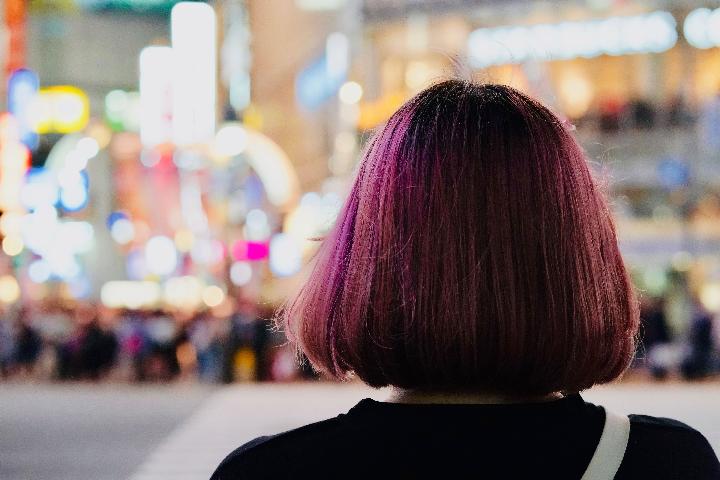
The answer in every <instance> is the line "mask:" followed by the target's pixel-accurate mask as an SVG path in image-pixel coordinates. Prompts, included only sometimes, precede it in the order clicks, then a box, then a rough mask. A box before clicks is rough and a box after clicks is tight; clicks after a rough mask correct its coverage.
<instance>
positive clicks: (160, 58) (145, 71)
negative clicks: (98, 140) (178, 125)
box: [140, 47, 173, 148]
mask: <svg viewBox="0 0 720 480" xmlns="http://www.w3.org/2000/svg"><path fill="white" fill-rule="evenodd" d="M172 75H173V49H172V48H170V47H146V48H144V49H143V50H142V52H140V140H141V142H142V144H143V146H144V147H147V148H152V147H155V146H157V145H160V144H163V143H169V142H171V141H172V128H173V125H172V115H173V112H172V110H173V92H172V81H173V80H172Z"/></svg>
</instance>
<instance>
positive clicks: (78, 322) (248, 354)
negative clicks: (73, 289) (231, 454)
mask: <svg viewBox="0 0 720 480" xmlns="http://www.w3.org/2000/svg"><path fill="white" fill-rule="evenodd" d="M271 316H272V311H259V310H258V309H257V308H255V307H254V306H252V305H244V306H240V307H238V308H236V309H234V311H233V312H231V313H230V314H228V315H217V314H216V313H214V312H213V311H212V310H208V311H204V312H199V313H193V314H188V313H182V312H173V311H167V310H123V311H111V310H107V309H104V308H102V307H97V306H95V305H91V304H80V305H74V306H72V307H68V306H66V305H62V304H51V303H45V304H43V305H42V306H38V308H29V307H26V306H24V307H20V308H18V309H16V310H7V311H5V312H3V315H2V318H1V319H0V372H1V373H2V378H3V379H15V380H30V379H32V380H46V381H47V380H57V381H64V380H87V381H98V380H108V381H128V382H145V381H172V380H184V379H185V380H198V381H201V382H208V383H229V382H234V381H289V380H294V379H299V378H310V377H313V376H314V375H313V372H312V371H311V370H310V369H308V368H305V367H303V366H302V363H303V362H299V361H298V358H297V357H296V354H295V351H294V350H293V349H292V348H291V347H289V346H288V345H286V344H285V339H284V336H283V334H282V333H280V332H277V331H276V330H275V329H274V328H273V325H272V321H271V320H270V317H271Z"/></svg>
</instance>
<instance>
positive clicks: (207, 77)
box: [170, 2, 217, 146]
mask: <svg viewBox="0 0 720 480" xmlns="http://www.w3.org/2000/svg"><path fill="white" fill-rule="evenodd" d="M215 22H216V20H215V11H214V10H213V8H212V7H211V6H210V5H208V4H206V3H198V2H180V3H178V4H177V5H175V6H174V7H173V9H172V12H171V14H170V27H171V37H172V49H173V52H174V63H175V68H174V74H173V109H172V110H173V118H172V125H173V140H174V141H175V144H177V145H179V146H183V145H192V144H196V143H202V142H206V141H209V140H211V139H212V138H213V136H214V135H215V115H216V114H215V101H216V100H215V95H216V80H215V76H216V73H215V70H216V56H217V55H216V51H215V50H216V45H215V44H216V33H215V32H216V24H215Z"/></svg>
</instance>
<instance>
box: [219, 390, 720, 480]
mask: <svg viewBox="0 0 720 480" xmlns="http://www.w3.org/2000/svg"><path fill="white" fill-rule="evenodd" d="M604 422H605V411H604V410H603V409H602V408H601V407H598V406H596V405H593V404H591V403H585V401H583V399H582V398H581V397H580V395H570V396H567V397H565V398H563V399H560V400H556V401H550V402H544V403H531V404H516V405H408V404H395V403H383V402H377V401H374V400H370V399H365V400H362V401H361V402H360V403H358V404H357V405H356V406H355V407H353V408H352V409H351V410H350V411H349V412H348V413H347V414H343V415H339V416H337V417H335V418H332V419H329V420H325V421H322V422H318V423H313V424H311V425H307V426H304V427H301V428H298V429H295V430H291V431H289V432H286V433H281V434H279V435H274V436H270V437H260V438H256V439H255V440H253V441H251V442H249V443H246V444H245V445H243V446H241V447H240V448H238V449H237V450H235V451H234V452H232V453H231V454H230V455H228V456H227V458H226V459H225V460H224V461H223V462H222V463H221V464H220V466H219V467H218V469H217V470H216V471H215V473H214V474H213V476H212V480H234V479H247V478H252V479H255V478H334V479H344V478H368V479H372V478H398V479H399V478H421V477H422V478H434V479H445V478H480V479H483V478H487V479H495V478H498V479H546V478H548V479H573V480H579V479H580V477H582V475H583V473H584V472H585V469H586V468H587V465H588V463H589V462H590V459H591V458H592V455H593V453H594V452H595V447H596V446H597V443H598V441H599V439H600V434H601V433H602V429H603V425H604ZM615 478H616V479H617V480H626V479H634V480H637V479H652V480H662V479H682V480H690V479H692V480H716V479H720V464H719V463H718V459H717V457H716V456H715V453H714V452H713V450H712V448H711V447H710V445H709V443H708V441H707V440H706V439H705V437H703V436H702V435H701V434H700V433H699V432H698V431H696V430H694V429H692V428H690V427H689V426H687V425H685V424H684V423H681V422H678V421H675V420H670V419H667V418H656V417H649V416H645V415H631V416H630V440H629V445H628V448H627V450H626V453H625V458H624V459H623V462H622V465H621V466H620V470H619V471H618V473H617V475H616V477H615Z"/></svg>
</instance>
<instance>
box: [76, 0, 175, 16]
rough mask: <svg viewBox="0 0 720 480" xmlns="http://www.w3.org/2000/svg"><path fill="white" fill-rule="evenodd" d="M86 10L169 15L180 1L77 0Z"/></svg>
mask: <svg viewBox="0 0 720 480" xmlns="http://www.w3.org/2000/svg"><path fill="white" fill-rule="evenodd" d="M75 1H76V3H77V4H78V6H79V7H80V8H82V9H84V10H92V11H103V10H122V11H126V12H137V13H168V12H170V10H171V9H172V8H173V7H174V6H175V5H176V4H178V3H179V2H180V0H75Z"/></svg>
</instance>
